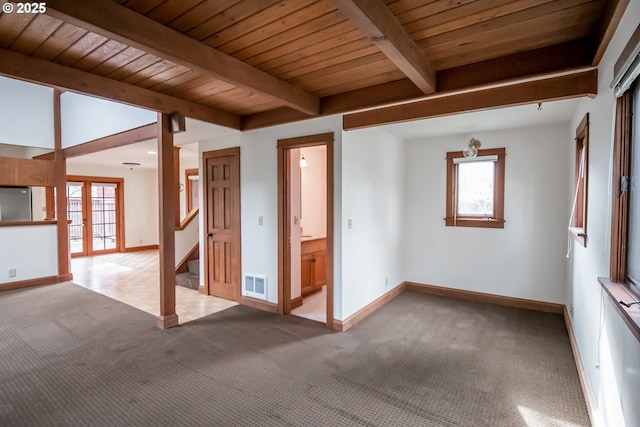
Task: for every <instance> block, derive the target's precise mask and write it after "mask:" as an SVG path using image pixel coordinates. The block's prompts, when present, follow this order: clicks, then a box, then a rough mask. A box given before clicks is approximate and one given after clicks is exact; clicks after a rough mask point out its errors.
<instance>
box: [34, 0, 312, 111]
mask: <svg viewBox="0 0 640 427" xmlns="http://www.w3.org/2000/svg"><path fill="white" fill-rule="evenodd" d="M47 13H48V14H50V15H53V16H54V17H58V18H63V19H65V20H67V21H69V22H71V23H73V24H75V25H79V26H81V27H84V28H87V29H89V30H91V31H94V30H95V31H99V32H100V33H101V34H103V35H105V36H108V37H110V38H113V39H115V40H118V41H120V42H122V43H126V44H128V45H131V46H134V47H138V48H140V49H141V50H144V51H147V52H149V53H151V54H154V55H158V56H161V57H163V58H165V59H167V60H170V61H172V62H174V63H176V64H180V65H183V66H185V67H189V68H193V69H198V70H199V71H202V72H204V73H209V74H210V75H211V77H213V78H216V79H220V80H224V81H226V82H228V83H232V84H234V85H237V86H241V87H245V88H247V89H250V90H255V91H258V92H261V93H263V94H265V95H267V96H271V97H272V98H273V99H276V100H280V101H281V102H283V103H284V104H286V105H288V106H291V107H293V108H296V109H299V110H301V111H303V112H305V113H307V114H310V115H314V114H317V113H318V110H319V108H320V107H319V100H318V98H317V97H315V96H313V95H312V94H309V93H306V92H304V91H302V90H301V89H299V88H297V87H295V86H293V85H291V84H289V83H287V82H285V81H282V80H279V79H277V78H276V77H273V76H272V75H270V74H267V73H265V72H263V71H260V70H259V69H257V68H254V67H252V66H250V65H248V64H245V63H243V62H242V61H239V60H237V59H236V58H234V57H231V56H228V55H225V54H224V53H222V52H219V51H217V50H215V49H213V48H211V47H209V46H206V45H204V44H202V43H199V42H197V41H195V40H193V39H191V38H189V37H187V36H184V35H182V34H180V33H177V32H175V31H173V30H171V29H170V28H168V27H165V26H163V25H161V24H158V23H157V22H155V21H153V20H151V19H148V18H146V17H144V16H142V15H138V14H136V13H135V12H133V11H131V10H129V9H127V8H125V7H122V6H119V5H117V4H115V3H112V2H99V3H92V4H91V5H90V6H87V5H86V4H85V3H84V2H82V1H80V0H64V1H63V0H50V1H49V2H48V5H47Z"/></svg>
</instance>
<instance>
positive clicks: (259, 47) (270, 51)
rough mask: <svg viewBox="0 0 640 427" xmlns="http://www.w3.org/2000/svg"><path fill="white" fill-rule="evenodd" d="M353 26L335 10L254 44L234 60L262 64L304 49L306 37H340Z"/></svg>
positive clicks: (234, 54) (236, 54)
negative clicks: (320, 35) (319, 34)
mask: <svg viewBox="0 0 640 427" xmlns="http://www.w3.org/2000/svg"><path fill="white" fill-rule="evenodd" d="M353 28H354V27H353V24H351V23H349V22H348V21H347V20H346V19H345V18H344V17H343V16H342V14H341V13H340V12H339V11H338V10H335V11H333V12H330V13H327V14H325V15H322V16H319V17H317V18H315V19H313V20H311V21H308V22H305V23H304V24H303V25H298V26H296V27H293V28H290V29H289V30H288V31H286V32H285V33H282V34H279V35H278V36H277V37H269V38H266V39H264V40H263V41H261V42H257V43H254V44H252V45H250V46H247V47H245V48H244V49H241V50H239V51H236V52H234V53H233V56H234V58H238V59H239V60H241V61H247V63H251V64H253V63H260V62H264V61H268V60H269V59H272V58H274V57H277V56H281V55H284V54H286V53H290V52H293V51H295V50H296V49H301V48H302V47H304V42H302V40H303V39H304V38H305V36H308V35H311V34H315V33H322V37H325V38H332V37H340V35H341V34H344V33H346V32H348V31H351V30H353Z"/></svg>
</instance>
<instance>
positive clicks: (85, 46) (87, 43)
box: [53, 31, 108, 66]
mask: <svg viewBox="0 0 640 427" xmlns="http://www.w3.org/2000/svg"><path fill="white" fill-rule="evenodd" d="M107 40H108V39H107V38H106V37H104V36H101V35H100V34H96V33H92V32H91V31H89V32H87V33H86V34H85V35H84V36H82V37H80V38H79V39H78V40H77V41H76V42H75V43H73V44H72V45H71V46H69V47H68V48H67V49H65V50H64V52H62V53H60V55H58V56H56V57H55V58H54V59H53V61H54V62H56V63H58V64H60V65H66V66H71V65H73V64H75V63H76V62H78V61H79V60H80V59H82V58H84V57H85V56H86V55H88V54H90V53H91V52H93V51H94V50H95V49H97V48H99V47H100V46H102V44H104V43H106V42H107Z"/></svg>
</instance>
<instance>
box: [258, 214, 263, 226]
mask: <svg viewBox="0 0 640 427" xmlns="http://www.w3.org/2000/svg"><path fill="white" fill-rule="evenodd" d="M262 224H264V220H263V219H262V217H261V216H259V217H258V225H262Z"/></svg>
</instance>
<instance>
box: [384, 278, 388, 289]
mask: <svg viewBox="0 0 640 427" xmlns="http://www.w3.org/2000/svg"><path fill="white" fill-rule="evenodd" d="M384 286H385V287H387V286H389V278H388V277H385V278H384Z"/></svg>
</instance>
